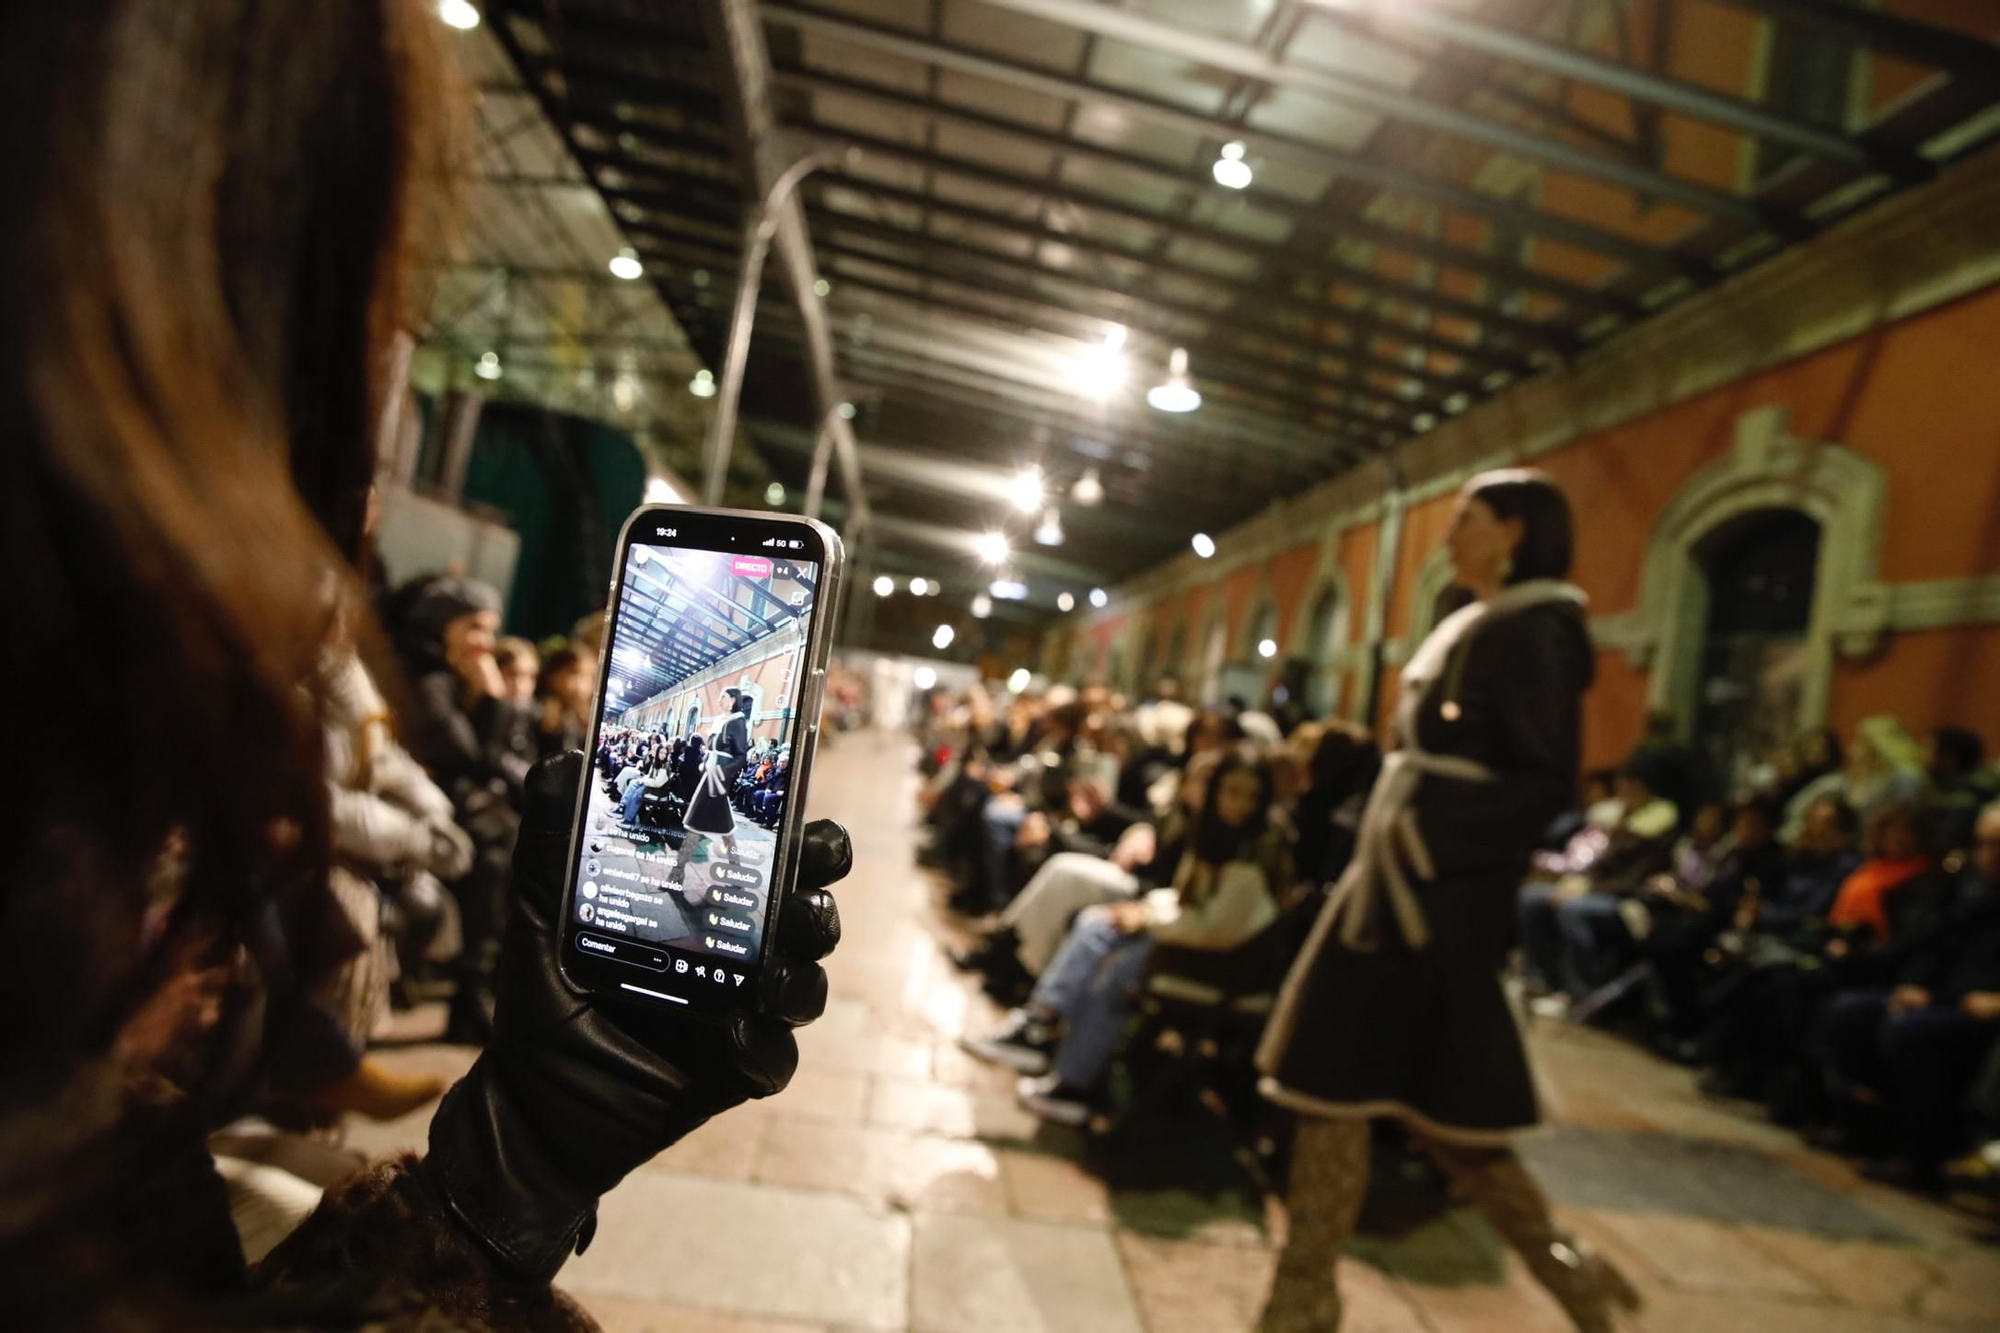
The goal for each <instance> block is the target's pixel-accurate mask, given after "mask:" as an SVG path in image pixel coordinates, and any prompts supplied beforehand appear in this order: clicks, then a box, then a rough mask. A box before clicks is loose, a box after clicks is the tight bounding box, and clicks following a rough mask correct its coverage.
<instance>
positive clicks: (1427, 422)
mask: <svg viewBox="0 0 2000 1333" xmlns="http://www.w3.org/2000/svg"><path fill="white" fill-rule="evenodd" d="M1437 424H1438V419H1437V418H1436V417H1435V416H1432V415H1431V414H1430V413H1429V412H1419V413H1417V414H1416V415H1415V416H1413V417H1411V418H1410V429H1411V430H1415V431H1426V430H1429V429H1430V428H1431V427H1432V426H1435V425H1437Z"/></svg>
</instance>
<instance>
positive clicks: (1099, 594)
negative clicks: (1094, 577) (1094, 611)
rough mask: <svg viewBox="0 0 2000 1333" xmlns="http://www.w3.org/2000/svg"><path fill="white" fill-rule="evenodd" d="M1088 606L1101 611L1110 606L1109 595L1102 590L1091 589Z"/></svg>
mask: <svg viewBox="0 0 2000 1333" xmlns="http://www.w3.org/2000/svg"><path fill="white" fill-rule="evenodd" d="M1090 604H1091V605H1092V606H1094V607H1097V608H1099V609H1100V610H1101V609H1103V608H1104V607H1107V606H1109V605H1111V594H1110V593H1108V592H1106V591H1104V589H1102V588H1092V589H1091V590H1090Z"/></svg>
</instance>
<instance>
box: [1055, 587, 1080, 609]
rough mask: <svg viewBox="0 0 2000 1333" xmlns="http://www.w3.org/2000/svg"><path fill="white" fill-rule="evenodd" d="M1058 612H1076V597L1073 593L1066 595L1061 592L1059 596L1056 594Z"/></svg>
mask: <svg viewBox="0 0 2000 1333" xmlns="http://www.w3.org/2000/svg"><path fill="white" fill-rule="evenodd" d="M1056 610H1058V611H1074V610H1076V597H1075V596H1074V595H1073V594H1071V593H1066V592H1059V593H1057V594H1056Z"/></svg>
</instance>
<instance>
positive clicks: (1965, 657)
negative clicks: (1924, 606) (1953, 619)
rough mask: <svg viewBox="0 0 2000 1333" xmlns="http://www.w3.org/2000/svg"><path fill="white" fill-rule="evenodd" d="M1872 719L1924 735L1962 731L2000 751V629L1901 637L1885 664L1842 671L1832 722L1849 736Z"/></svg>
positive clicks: (1836, 675)
mask: <svg viewBox="0 0 2000 1333" xmlns="http://www.w3.org/2000/svg"><path fill="white" fill-rule="evenodd" d="M1871 713H1894V714H1895V715H1896V716H1897V717H1900V718H1901V719H1903V721H1904V723H1905V724H1906V725H1908V726H1909V727H1910V728H1911V730H1913V731H1916V732H1917V733H1918V734H1919V735H1921V734H1922V730H1923V728H1925V727H1931V726H1938V725H1940V724H1944V723H1957V724H1963V725H1965V726H1970V727H1973V728H1975V729H1978V730H1981V731H1983V732H1984V733H1985V736H1986V742H1987V745H1988V746H1989V747H1992V746H2000V625H1980V626H1977V627H1967V628H1960V629H1949V630H1928V631H1923V632H1920V633H1910V634H1898V635H1895V636H1894V637H1893V638H1892V639H1891V640H1890V643H1889V647H1888V651H1887V652H1886V653H1884V654H1883V655H1882V656H1881V657H1879V658H1877V659H1875V660H1873V661H1869V662H1861V663H1854V662H1843V663H1841V664H1840V666H1839V667H1838V668H1836V670H1835V672H1834V678H1833V709H1832V717H1831V718H1830V719H1829V720H1830V721H1831V722H1832V723H1833V725H1834V726H1836V727H1838V728H1840V730H1841V731H1842V733H1843V734H1845V733H1846V732H1847V731H1848V730H1849V729H1850V728H1852V727H1853V725H1854V724H1855V723H1856V722H1858V721H1860V720H1861V719H1862V718H1864V717H1867V716H1868V715H1869V714H1871Z"/></svg>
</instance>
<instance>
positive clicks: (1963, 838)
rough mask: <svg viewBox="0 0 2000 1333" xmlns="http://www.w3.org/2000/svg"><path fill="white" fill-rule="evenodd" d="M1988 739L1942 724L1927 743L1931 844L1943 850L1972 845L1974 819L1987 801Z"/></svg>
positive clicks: (1926, 787)
mask: <svg viewBox="0 0 2000 1333" xmlns="http://www.w3.org/2000/svg"><path fill="white" fill-rule="evenodd" d="M1985 757H1986V742H1985V741H1983V740H1981V739H1980V737H1979V733H1978V732H1976V731H1968V730H1967V729H1966V728H1964V727H1939V728H1937V729H1936V730H1934V731H1932V732H1931V737H1930V740H1929V741H1928V742H1927V743H1926V744H1925V746H1924V805H1925V807H1926V808H1927V809H1928V810H1929V812H1930V818H1931V843H1932V845H1933V846H1935V847H1937V848H1938V849H1939V850H1941V851H1947V852H1952V851H1965V850H1967V849H1968V848H1970V847H1971V846H1972V830H1973V822H1974V821H1975V820H1977V819H1978V817H1979V808H1980V806H1982V805H1984V804H1985V794H1984V793H1983V792H1981V791H1980V790H1979V787H1978V786H1977V779H1978V776H1979V766H1980V764H1981V762H1982V761H1983V760H1984V759H1985Z"/></svg>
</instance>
